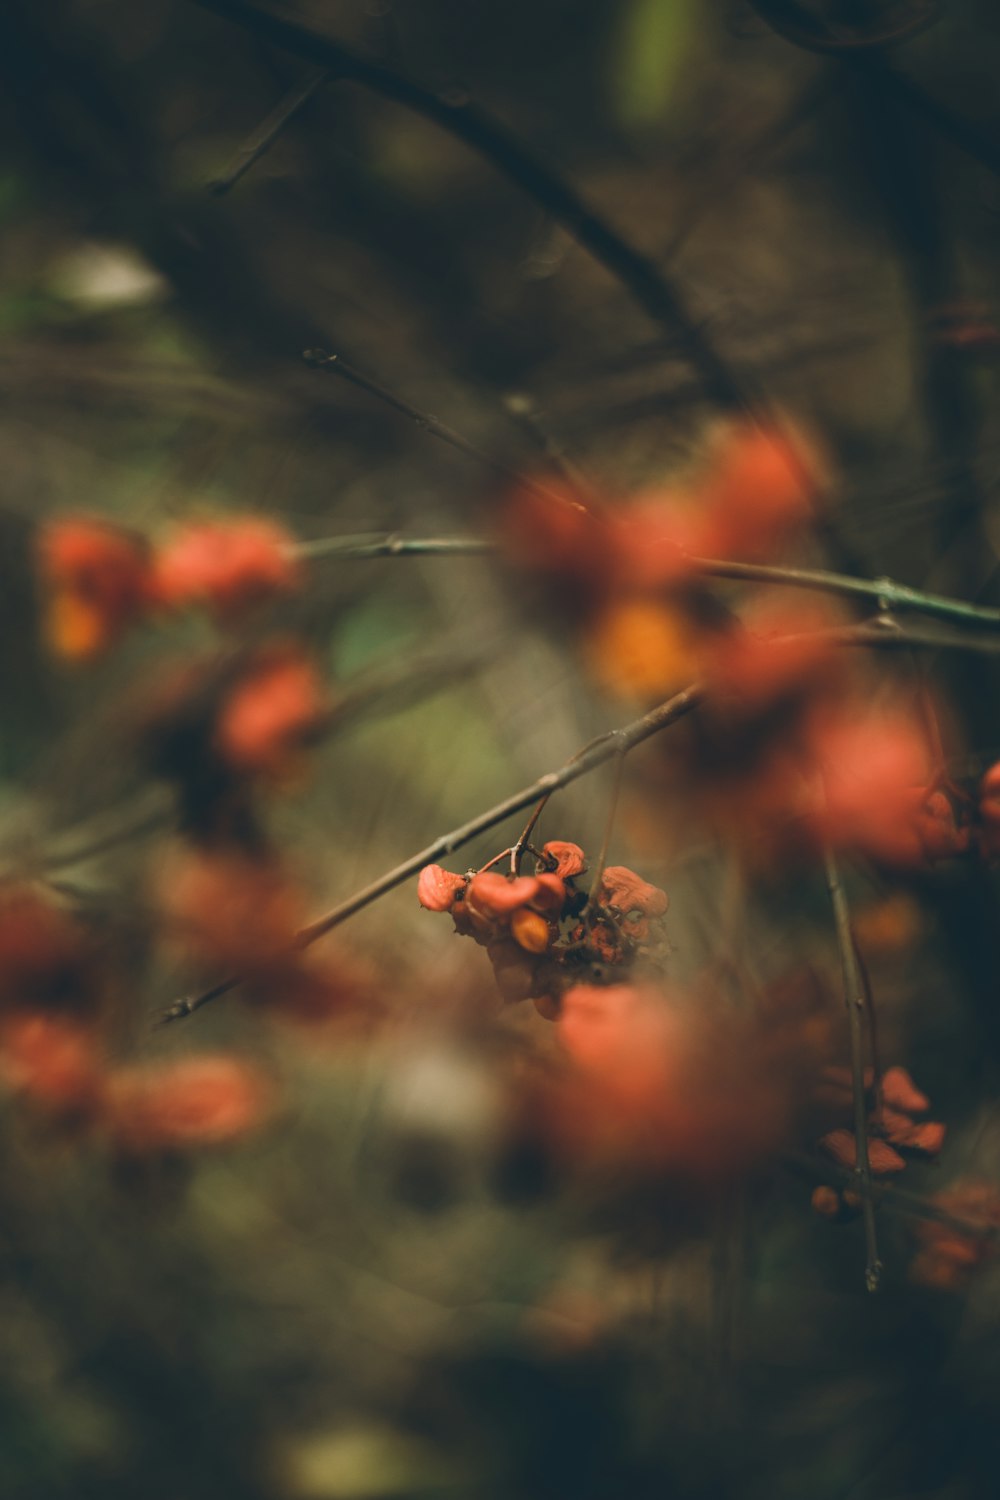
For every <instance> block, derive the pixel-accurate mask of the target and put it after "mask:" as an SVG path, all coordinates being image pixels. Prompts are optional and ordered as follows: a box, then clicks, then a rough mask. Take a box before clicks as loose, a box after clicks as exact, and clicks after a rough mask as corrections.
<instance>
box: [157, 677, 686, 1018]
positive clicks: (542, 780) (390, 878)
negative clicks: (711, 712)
mask: <svg viewBox="0 0 1000 1500" xmlns="http://www.w3.org/2000/svg"><path fill="white" fill-rule="evenodd" d="M702 696H703V692H702V688H701V686H700V684H698V683H694V684H692V686H691V687H688V688H685V689H684V691H683V692H681V693H677V694H676V695H675V696H674V697H673V698H669V699H668V700H667V701H666V703H661V704H659V705H658V706H657V707H656V708H652V709H650V711H649V713H647V714H643V715H642V717H641V718H640V719H635V720H633V722H632V723H631V724H626V725H625V726H624V727H623V728H621V729H613V730H611V731H610V732H609V733H608V734H605V735H602V736H601V737H600V738H599V739H597V740H594V741H593V742H592V744H590V745H589V746H587V747H586V749H584V750H583V751H580V752H578V753H577V754H576V755H575V756H574V757H573V758H572V759H571V760H568V761H566V763H565V764H564V765H563V766H561V767H560V769H559V770H558V771H549V772H548V773H547V774H546V775H544V776H540V777H539V778H538V780H537V781H533V782H532V783H531V785H530V786H527V787H524V788H523V789H522V790H521V791H520V792H515V793H514V795H513V796H512V797H508V798H506V799H505V801H503V802H498V803H497V805H496V806H495V807H491V808H490V809H489V810H488V811H487V812H483V813H479V814H478V816H476V817H475V818H471V819H470V820H469V822H467V823H463V824H462V825H461V826H460V827H458V828H453V829H452V830H451V832H450V833H445V834H442V836H441V837H440V838H438V839H435V840H434V842H433V843H432V844H428V846H427V848H426V849H421V850H420V852H419V853H418V854H414V855H412V856H411V857H410V858H409V859H406V860H404V861H403V863H402V864H399V865H396V866H395V868H394V869H392V870H389V871H388V872H387V873H386V874H385V875H380V876H379V878H378V879H377V880H374V881H372V883H371V884H370V885H366V886H365V887H364V888H363V889H362V890H360V891H357V892H355V894H354V895H353V896H349V897H348V899H347V900H346V901H342V902H341V904H340V905H339V906H335V907H334V908H333V910H332V911H330V912H327V914H326V915H325V916H323V917H318V918H317V920H316V921H315V922H311V923H310V924H309V926H308V927H303V928H302V930H301V931H300V932H299V933H297V935H296V938H295V942H294V944H293V951H294V950H301V949H303V948H309V947H311V945H312V944H313V943H315V942H316V941H317V940H318V939H319V938H321V937H324V936H325V935H326V933H328V932H331V931H332V930H333V928H334V927H339V926H340V924H341V922H345V921H346V920H347V918H348V917H352V916H353V915H354V913H355V912H358V911H361V910H362V909H363V908H364V907H366V906H370V905H371V903H372V902H373V901H377V900H378V899H379V897H380V896H384V895H385V894H386V893H387V892H388V891H391V890H394V889H395V888H396V886H398V885H402V884H403V882H404V881H406V880H409V879H411V878H412V876H414V875H417V874H419V873H420V871H421V870H422V869H423V867H424V865H429V864H434V863H435V862H436V861H437V860H439V859H442V858H444V857H445V856H446V855H448V854H452V853H454V851H455V850H456V849H460V848H461V847H462V845H463V844H468V843H470V842H471V841H472V839H474V838H478V836H479V835H480V834H481V833H486V832H488V830H489V829H491V828H495V827H496V825H497V824H498V823H503V822H505V821H506V820H507V818H510V817H512V816H513V815H514V813H518V812H520V811H521V810H522V808H525V807H529V806H530V805H531V803H533V802H537V801H538V800H539V798H541V797H548V796H551V794H552V793H553V792H556V791H559V790H560V788H562V787H564V786H569V784H570V782H573V781H578V780H579V778H580V777H581V776H585V775H586V774H587V772H588V771H592V770H593V769H594V768H595V766H600V765H603V764H604V762H605V761H607V760H611V758H612V757H613V756H615V755H624V754H626V753H627V752H628V751H629V750H631V749H633V748H634V747H635V746H636V745H639V744H641V743H642V741H643V740H648V739H650V738H651V737H652V736H653V735H654V734H659V733H660V731H661V730H663V729H666V728H668V727H669V725H671V724H675V723H676V722H677V720H678V719H681V718H683V717H684V715H685V714H688V713H690V712H691V710H692V709H693V708H696V707H697V706H698V704H699V703H700V702H701V700H702ZM243 977H244V976H243V975H242V974H235V975H231V976H230V977H229V978H227V979H223V980H221V981H220V982H219V983H218V984H216V985H213V987H212V988H211V989H210V990H206V991H205V993H204V994H202V995H196V996H193V997H185V998H184V999H182V1000H179V1001H177V1002H176V1003H175V1004H174V1005H172V1006H171V1007H170V1008H169V1010H167V1011H165V1012H164V1013H163V1015H162V1016H161V1017H160V1019H159V1022H158V1023H157V1024H158V1025H161V1026H163V1025H167V1024H168V1023H169V1022H171V1021H176V1020H180V1019H181V1018H182V1017H183V1016H189V1015H191V1014H192V1013H193V1012H194V1011H196V1010H200V1009H201V1007H202V1006H203V1005H207V1004H208V1003H209V1001H211V1000H215V999H217V998H218V997H219V996H220V995H224V994H226V993H227V992H228V991H229V990H231V989H234V988H235V987H236V985H238V984H239V983H240V981H241V979H242V978H243Z"/></svg>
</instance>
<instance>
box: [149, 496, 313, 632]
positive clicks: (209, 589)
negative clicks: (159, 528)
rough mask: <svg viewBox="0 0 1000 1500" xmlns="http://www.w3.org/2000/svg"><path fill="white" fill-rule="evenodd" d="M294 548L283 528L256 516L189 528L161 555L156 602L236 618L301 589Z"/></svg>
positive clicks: (178, 535)
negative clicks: (201, 608)
mask: <svg viewBox="0 0 1000 1500" xmlns="http://www.w3.org/2000/svg"><path fill="white" fill-rule="evenodd" d="M292 548H293V541H292V537H291V536H290V535H289V534H288V533H287V532H286V531H285V530H284V528H283V527H281V526H279V525H277V524H276V523H275V522H273V521H267V520H263V519H259V518H256V517H249V516H240V517H233V518H231V519H227V520H220V521H213V522H208V523H205V524H202V525H197V526H189V527H186V528H185V529H183V530H182V531H180V532H178V534H177V536H176V537H174V538H173V539H172V540H171V541H170V542H168V543H167V545H166V546H165V547H163V548H162V549H161V551H160V552H159V553H158V554H157V557H156V563H155V583H156V592H157V597H158V598H159V600H160V601H161V602H162V603H163V604H165V605H167V606H168V607H170V608H186V607H190V606H192V605H194V606H203V607H205V608H207V609H208V610H210V611H211V613H212V614H214V615H215V616H216V618H218V619H220V620H233V619H237V618H239V616H241V615H243V614H245V613H246V612H247V611H248V610H250V609H252V608H253V607H254V606H255V605H258V604H260V603H262V602H264V601H265V600H268V599H272V598H274V597H275V596H276V595H279V594H283V593H287V592H289V591H290V590H292V589H294V588H296V587H297V586H298V584H299V582H300V579H301V568H300V566H299V564H298V563H297V562H296V560H295V556H294V552H293V550H292Z"/></svg>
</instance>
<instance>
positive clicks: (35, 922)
mask: <svg viewBox="0 0 1000 1500" xmlns="http://www.w3.org/2000/svg"><path fill="white" fill-rule="evenodd" d="M110 988H111V986H110V985H109V976H108V973H107V970H106V966H105V964H104V962H103V959H102V955H101V953H100V951H99V949H98V947H97V945H96V944H95V943H94V941H93V940H92V939H91V937H90V936H89V934H88V932H87V931H86V929H85V927H84V926H83V925H82V924H81V923H80V922H79V921H77V920H76V919H75V918H73V917H71V916H70V915H69V914H68V913H67V912H66V911H64V910H63V909H62V908H60V907H59V906H57V905H56V904H54V903H53V902H52V901H50V900H48V899H46V898H45V897H44V896H43V895H42V894H41V893H40V892H39V891H37V890H35V889H33V888H32V887H30V886H21V887H17V888H12V889H10V890H8V891H7V892H6V893H5V895H4V897H3V900H2V902H0V1084H2V1085H3V1086H4V1087H5V1088H6V1090H7V1091H8V1092H9V1093H11V1094H12V1095H14V1096H15V1097H17V1098H18V1099H20V1100H21V1101H22V1102H23V1103H24V1105H25V1106H26V1107H28V1108H29V1109H30V1111H31V1112H32V1113H33V1114H34V1115H35V1117H36V1118H38V1119H39V1120H41V1121H44V1122H46V1123H47V1124H48V1125H49V1126H51V1127H56V1128H58V1129H60V1130H61V1131H65V1132H72V1133H73V1134H74V1135H82V1134H85V1135H87V1136H88V1137H89V1138H91V1139H100V1140H103V1141H104V1142H105V1143H106V1144H107V1145H108V1146H110V1147H111V1149H112V1150H113V1151H114V1152H115V1153H116V1154H118V1155H119V1156H124V1157H132V1158H134V1157H137V1156H142V1157H148V1156H150V1155H162V1154H173V1153H177V1152H180V1151H186V1150H189V1149H191V1148H194V1147H200V1146H209V1145H219V1144H222V1143H224V1142H227V1141H230V1140H233V1139H235V1138H237V1137H239V1136H241V1135H243V1134H244V1133H245V1132H246V1131H248V1130H250V1129H251V1128H252V1127H253V1126H255V1125H256V1124H257V1123H258V1122H259V1121H260V1120H261V1119H262V1118H263V1117H264V1116H265V1115H266V1114H267V1113H268V1112H269V1110H270V1107H271V1103H272V1097H273V1090H272V1087H271V1084H270V1082H269V1080H268V1079H267V1078H266V1077H265V1076H264V1075H263V1074H262V1073H261V1071H260V1070H259V1069H258V1068H257V1067H255V1066H254V1065H252V1064H250V1063H248V1062H245V1061H244V1060H242V1059H241V1058H237V1057H233V1056H230V1055H227V1054H223V1053H214V1054H202V1055H201V1056H200V1057H185V1058H178V1059H173V1060H168V1061H158V1062H148V1063H141V1064H123V1063H120V1062H118V1061H117V1060H116V1059H115V1058H114V1057H113V1056H112V1055H111V1051H110V1048H109V1046H108V1030H109V1027H108V1021H109V1017H108V1013H107V1012H108V999H109V991H110Z"/></svg>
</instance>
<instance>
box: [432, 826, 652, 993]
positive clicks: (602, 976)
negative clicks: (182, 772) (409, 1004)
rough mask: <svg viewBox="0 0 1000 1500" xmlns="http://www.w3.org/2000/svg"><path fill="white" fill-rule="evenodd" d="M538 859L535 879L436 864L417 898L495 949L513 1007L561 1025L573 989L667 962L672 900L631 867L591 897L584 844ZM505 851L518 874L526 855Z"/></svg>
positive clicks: (606, 877) (557, 848)
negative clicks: (521, 1005)
mask: <svg viewBox="0 0 1000 1500" xmlns="http://www.w3.org/2000/svg"><path fill="white" fill-rule="evenodd" d="M532 852H534V853H536V866H535V874H534V875H522V874H520V873H519V872H518V871H517V870H516V868H515V869H512V870H511V873H510V874H508V875H503V874H501V873H500V872H498V871H496V870H494V869H492V868H490V867H489V866H487V867H486V868H485V869H483V870H480V871H469V872H468V873H467V874H465V875H456V874H453V873H452V872H451V871H449V870H445V869H442V867H441V866H440V865H427V866H426V867H425V868H424V869H423V870H422V871H421V874H420V880H419V884H418V887H417V894H418V897H419V900H420V904H421V906H423V907H425V908H426V909H427V910H428V911H447V912H450V913H451V916H452V920H453V921H454V923H455V931H456V932H459V933H461V934H462V935H463V936H467V937H471V938H473V939H474V940H475V941H476V942H477V943H479V944H481V946H482V947H484V948H485V949H486V952H487V956H488V957H489V960H490V962H491V964H492V965H493V973H494V976H495V978H496V982H497V987H498V989H499V991H500V994H501V996H502V998H503V999H504V1000H505V1001H508V1002H513V1001H518V1000H533V1001H534V1004H535V1008H536V1010H537V1011H538V1013H539V1014H540V1015H542V1016H544V1017H545V1018H546V1020H555V1019H556V1017H557V1016H558V1015H559V1010H560V1003H561V1000H562V996H563V995H564V994H565V993H566V991H567V990H568V989H570V988H571V987H572V986H573V985H577V984H581V983H589V984H595V983H596V984H616V983H620V982H621V981H622V979H623V978H625V977H626V975H627V974H628V973H629V971H631V970H633V969H634V968H635V966H636V965H637V964H639V963H641V962H644V961H645V962H647V963H650V964H653V963H655V962H656V961H657V960H658V959H662V958H663V957H664V956H665V941H664V937H663V932H662V923H661V920H660V919H661V918H662V917H663V915H664V913H665V912H666V910H667V894H666V892H665V891H661V890H660V889H659V888H658V887H657V886H655V885H650V884H649V882H648V881H645V880H643V879H642V878H641V877H640V876H639V875H636V874H635V872H634V871H633V870H629V869H627V868H626V867H625V866H624V865H608V866H607V867H606V868H605V869H603V870H602V871H601V874H600V879H599V880H598V881H597V882H592V883H591V888H590V890H589V892H588V891H587V890H586V889H583V888H581V886H580V885H579V884H578V882H579V881H580V878H581V877H582V876H583V875H584V874H585V873H586V869H587V863H586V857H585V855H584V852H583V850H582V849H581V848H580V846H579V845H578V844H573V843H567V842H563V841H560V840H554V841H550V842H549V843H547V844H544V845H543V846H542V848H541V849H540V850H538V851H532ZM505 853H512V864H513V865H514V866H516V864H517V857H516V852H512V851H505ZM503 857H504V856H501V858H503ZM495 863H497V861H495V860H494V861H491V864H495Z"/></svg>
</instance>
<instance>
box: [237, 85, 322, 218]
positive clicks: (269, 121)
mask: <svg viewBox="0 0 1000 1500" xmlns="http://www.w3.org/2000/svg"><path fill="white" fill-rule="evenodd" d="M332 76H333V75H332V74H331V73H330V71H329V70H328V69H327V68H314V69H313V71H312V72H311V73H310V75H309V77H308V78H306V79H305V80H304V81H303V82H302V83H297V84H296V85H295V87H294V88H292V89H289V91H288V93H287V94H286V95H285V97H284V98H283V99H282V100H281V101H280V102H279V103H278V104H277V105H276V106H275V108H274V109H272V111H271V113H270V114H269V115H267V116H266V117H265V118H264V119H263V120H262V121H261V123H260V124H259V125H258V126H257V129H256V130H255V131H254V132H253V133H252V135H250V136H248V137H247V139H246V140H245V141H244V142H243V144H242V145H241V146H240V148H239V150H238V151H237V152H236V154H235V156H234V157H233V159H232V161H231V162H230V163H229V166H228V167H226V169H225V171H223V172H220V173H219V176H218V177H213V178H212V181H211V182H210V183H209V184H208V187H209V191H210V192H212V193H215V195H216V197H218V198H221V197H222V196H223V194H224V193H228V192H229V190H230V188H234V187H235V186H236V184H237V183H238V182H239V180H240V178H241V177H243V176H245V174H246V173H247V172H249V170H250V168H251V167H252V166H253V165H254V163H255V162H258V161H260V159H261V157H262V156H264V155H265V154H266V153H267V152H268V151H270V149H271V147H272V146H273V145H274V143H275V141H276V140H277V139H278V136H279V135H280V134H281V132H282V131H283V130H284V128H285V126H286V125H288V124H289V123H290V122H291V121H292V120H294V118H295V116H296V115H297V114H298V113H299V111H300V110H301V109H303V108H304V107H305V105H306V104H308V103H309V100H310V99H311V98H312V96H313V94H315V93H316V92H317V91H318V90H319V89H320V88H322V86H323V84H324V83H329V82H330V80H331V78H332Z"/></svg>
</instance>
